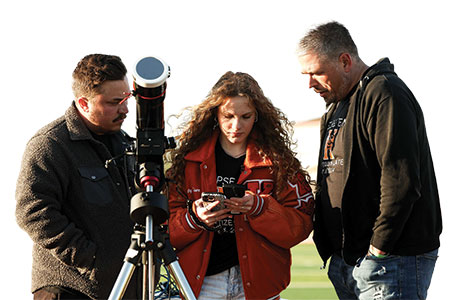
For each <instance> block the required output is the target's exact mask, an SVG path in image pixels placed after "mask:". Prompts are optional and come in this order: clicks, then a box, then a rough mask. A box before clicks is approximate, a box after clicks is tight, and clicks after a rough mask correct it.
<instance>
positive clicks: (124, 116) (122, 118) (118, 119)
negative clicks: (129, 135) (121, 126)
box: [113, 114, 127, 123]
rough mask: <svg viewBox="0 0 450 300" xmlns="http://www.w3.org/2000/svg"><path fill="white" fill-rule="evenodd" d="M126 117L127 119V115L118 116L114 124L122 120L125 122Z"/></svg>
mask: <svg viewBox="0 0 450 300" xmlns="http://www.w3.org/2000/svg"><path fill="white" fill-rule="evenodd" d="M126 117H127V115H126V114H119V115H118V116H117V118H115V119H114V120H113V123H116V122H118V121H120V120H124V119H125V118H126Z"/></svg>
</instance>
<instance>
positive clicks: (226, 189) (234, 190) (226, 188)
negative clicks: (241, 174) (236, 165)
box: [219, 183, 246, 215]
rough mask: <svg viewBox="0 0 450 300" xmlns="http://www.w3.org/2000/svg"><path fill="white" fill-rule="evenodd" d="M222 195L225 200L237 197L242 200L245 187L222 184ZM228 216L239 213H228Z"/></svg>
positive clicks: (234, 184) (238, 213)
mask: <svg viewBox="0 0 450 300" xmlns="http://www.w3.org/2000/svg"><path fill="white" fill-rule="evenodd" d="M219 189H221V191H222V193H224V194H225V196H226V197H227V199H230V198H231V197H237V198H242V197H244V195H245V190H246V187H245V185H242V184H236V183H230V184H223V185H222V187H221V188H219ZM230 214H232V215H240V214H241V213H240V212H238V211H230Z"/></svg>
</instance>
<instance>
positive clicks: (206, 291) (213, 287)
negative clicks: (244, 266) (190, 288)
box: [197, 266, 245, 300]
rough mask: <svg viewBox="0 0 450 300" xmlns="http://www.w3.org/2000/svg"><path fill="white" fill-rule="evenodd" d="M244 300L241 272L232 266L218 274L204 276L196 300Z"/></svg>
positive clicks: (237, 267)
mask: <svg viewBox="0 0 450 300" xmlns="http://www.w3.org/2000/svg"><path fill="white" fill-rule="evenodd" d="M215 299H217V300H225V299H226V300H245V296H244V287H243V285H242V278H241V270H240V269H239V266H234V267H232V268H230V269H228V270H225V271H223V272H221V273H219V274H215V275H211V276H205V279H204V280H203V285H202V289H201V291H200V295H199V296H198V298H197V300H215Z"/></svg>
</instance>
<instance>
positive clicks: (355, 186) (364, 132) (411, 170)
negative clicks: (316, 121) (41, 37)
mask: <svg viewBox="0 0 450 300" xmlns="http://www.w3.org/2000/svg"><path fill="white" fill-rule="evenodd" d="M335 108H336V105H335V104H333V105H332V106H331V107H330V109H329V110H328V112H327V113H326V114H325V115H324V116H323V118H322V121H321V140H322V141H323V137H324V134H325V125H326V123H327V121H328V119H329V117H330V116H331V115H332V114H333V112H334V110H335ZM339 134H342V135H343V141H344V146H343V147H344V153H345V154H344V161H345V163H344V171H343V176H344V178H343V182H344V185H343V186H342V187H339V192H340V194H341V195H342V224H343V249H342V256H343V258H344V260H345V261H346V262H347V263H348V264H351V265H354V264H355V263H356V261H357V259H358V258H360V257H362V256H364V255H365V254H366V253H367V251H368V248H369V245H370V244H372V245H374V246H375V247H376V248H378V249H381V250H383V251H386V252H388V253H390V254H394V255H417V254H421V253H424V252H428V251H431V250H434V249H436V248H438V247H439V235H440V233H441V231H442V219H441V210H440V205H439V195H438V189H437V184H436V179H435V174H434V167H433V162H432V158H431V153H430V148H429V145H428V139H427V134H426V130H425V123H424V117H423V114H422V110H421V108H420V106H419V103H418V102H417V100H416V99H415V97H414V95H413V94H412V93H411V91H410V90H409V89H408V87H407V86H406V85H405V84H404V83H403V81H402V80H401V79H399V78H398V77H397V75H396V74H395V72H394V66H393V65H392V64H390V62H389V59H387V58H385V59H382V60H380V61H379V62H378V63H377V64H375V65H374V66H372V67H371V68H369V69H368V70H367V71H366V72H365V74H364V75H363V78H362V79H361V80H360V82H359V86H358V87H357V88H356V89H355V90H354V92H353V94H352V95H351V96H350V106H349V110H348V114H347V119H346V124H345V126H343V127H342V129H341V131H340V132H339ZM316 205H317V207H316V215H315V223H314V241H315V243H316V246H317V249H318V251H319V254H320V256H321V257H322V259H323V260H324V262H326V261H327V260H328V258H329V257H330V256H331V254H332V252H333V251H332V249H331V245H330V244H329V241H328V240H327V238H326V235H325V233H324V232H323V225H322V224H323V222H326V220H325V218H324V216H322V215H321V207H320V206H321V205H323V203H321V197H320V186H319V187H318V193H317V199H316Z"/></svg>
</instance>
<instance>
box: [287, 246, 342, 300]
mask: <svg viewBox="0 0 450 300" xmlns="http://www.w3.org/2000/svg"><path fill="white" fill-rule="evenodd" d="M291 251H292V267H291V284H290V285H289V286H288V288H287V289H286V290H284V291H283V292H282V293H281V297H282V298H283V299H288V300H297V299H302V300H306V299H314V300H332V299H338V298H337V296H336V293H335V291H334V288H333V286H332V284H331V282H330V281H329V280H328V276H327V270H326V269H323V270H322V269H320V267H321V266H322V265H323V263H322V260H321V259H320V257H319V254H318V253H317V250H316V247H315V246H314V244H312V243H302V244H299V245H297V246H295V247H294V248H292V249H291Z"/></svg>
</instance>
